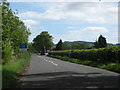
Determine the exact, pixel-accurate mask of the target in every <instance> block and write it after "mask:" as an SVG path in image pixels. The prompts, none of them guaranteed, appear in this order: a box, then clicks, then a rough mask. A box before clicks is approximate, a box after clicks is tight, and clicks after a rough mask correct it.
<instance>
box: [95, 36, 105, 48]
mask: <svg viewBox="0 0 120 90" xmlns="http://www.w3.org/2000/svg"><path fill="white" fill-rule="evenodd" d="M106 46H107V42H106V38H105V37H103V36H102V35H100V36H99V38H98V41H96V42H95V43H94V47H95V48H103V47H106Z"/></svg>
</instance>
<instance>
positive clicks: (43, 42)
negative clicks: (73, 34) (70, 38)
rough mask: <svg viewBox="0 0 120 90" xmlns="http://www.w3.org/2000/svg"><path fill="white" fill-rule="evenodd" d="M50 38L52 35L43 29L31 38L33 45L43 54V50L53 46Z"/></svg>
mask: <svg viewBox="0 0 120 90" xmlns="http://www.w3.org/2000/svg"><path fill="white" fill-rule="evenodd" d="M52 39H53V37H52V36H51V35H50V34H49V33H48V32H47V31H43V32H41V33H40V34H39V35H38V36H36V38H34V39H33V47H34V49H35V50H36V51H37V52H41V54H45V52H46V51H47V50H48V49H49V50H50V49H51V48H52V46H53V42H52Z"/></svg>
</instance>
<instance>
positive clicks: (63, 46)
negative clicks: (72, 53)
mask: <svg viewBox="0 0 120 90" xmlns="http://www.w3.org/2000/svg"><path fill="white" fill-rule="evenodd" d="M104 47H107V41H106V38H105V37H103V36H102V35H100V36H99V38H98V40H96V42H94V43H93V45H90V44H87V43H81V42H75V41H74V42H72V43H69V42H62V40H61V39H60V41H59V42H58V43H57V44H56V45H55V48H54V49H53V50H74V49H92V48H104Z"/></svg>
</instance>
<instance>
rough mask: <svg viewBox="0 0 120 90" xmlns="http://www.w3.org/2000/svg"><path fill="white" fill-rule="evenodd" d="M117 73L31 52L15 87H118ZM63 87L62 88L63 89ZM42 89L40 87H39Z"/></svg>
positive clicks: (70, 88) (72, 88)
mask: <svg viewBox="0 0 120 90" xmlns="http://www.w3.org/2000/svg"><path fill="white" fill-rule="evenodd" d="M118 76H119V74H117V73H114V72H110V71H107V70H103V69H98V68H93V67H89V66H85V65H80V64H79V65H78V64H74V63H70V62H65V61H62V60H59V59H53V58H50V57H47V56H38V55H35V54H33V55H32V60H31V63H30V66H29V68H28V71H27V72H26V73H25V74H24V75H22V77H21V79H20V80H19V82H18V85H17V88H52V89H55V90H56V89H60V88H61V89H62V90H64V89H65V88H66V89H67V88H69V90H74V89H75V90H76V89H78V90H80V88H81V89H82V88H92V89H96V88H118V87H119V80H118ZM63 88H64V89H63ZM41 90H42V89H41Z"/></svg>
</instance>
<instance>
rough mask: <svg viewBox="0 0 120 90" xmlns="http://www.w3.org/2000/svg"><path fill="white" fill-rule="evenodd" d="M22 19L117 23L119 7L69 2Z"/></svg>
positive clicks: (110, 4)
mask: <svg viewBox="0 0 120 90" xmlns="http://www.w3.org/2000/svg"><path fill="white" fill-rule="evenodd" d="M19 16H20V17H22V18H38V19H51V20H61V19H69V20H82V21H87V22H89V23H98V24H102V23H103V24H104V23H116V21H117V5H114V4H113V3H94V2H93V3H87V2H86V3H84V2H77V3H75V2H69V3H58V4H55V5H52V6H51V7H50V8H49V9H47V10H46V11H45V12H43V13H38V12H32V11H30V12H25V13H21V14H19Z"/></svg>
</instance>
